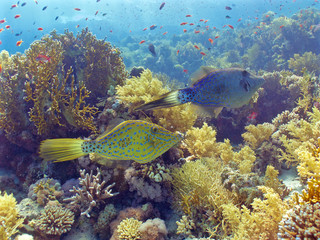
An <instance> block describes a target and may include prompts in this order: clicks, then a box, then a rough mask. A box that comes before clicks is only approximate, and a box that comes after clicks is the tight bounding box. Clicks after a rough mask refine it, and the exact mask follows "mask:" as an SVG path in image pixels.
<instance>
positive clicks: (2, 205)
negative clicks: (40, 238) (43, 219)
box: [0, 191, 24, 239]
mask: <svg viewBox="0 0 320 240" xmlns="http://www.w3.org/2000/svg"><path fill="white" fill-rule="evenodd" d="M16 204H17V202H16V199H15V198H14V197H13V195H12V194H10V195H8V194H7V193H6V192H5V193H4V194H2V193H1V191H0V239H9V238H10V237H11V236H12V235H14V234H15V233H17V232H18V228H20V227H21V226H22V223H23V221H24V219H23V218H20V217H19V213H18V210H17V208H16Z"/></svg>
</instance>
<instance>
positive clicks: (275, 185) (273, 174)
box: [264, 165, 283, 196]
mask: <svg viewBox="0 0 320 240" xmlns="http://www.w3.org/2000/svg"><path fill="white" fill-rule="evenodd" d="M278 175H279V171H278V170H276V169H275V168H274V167H273V166H272V165H268V166H267V169H266V173H265V176H264V182H265V186H267V187H270V188H272V189H273V190H274V191H275V192H276V193H278V194H279V195H280V196H281V195H282V193H283V191H282V189H281V182H280V181H279V179H278Z"/></svg>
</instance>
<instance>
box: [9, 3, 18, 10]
mask: <svg viewBox="0 0 320 240" xmlns="http://www.w3.org/2000/svg"><path fill="white" fill-rule="evenodd" d="M16 7H18V5H17V4H13V5H11V8H10V9H12V8H16Z"/></svg>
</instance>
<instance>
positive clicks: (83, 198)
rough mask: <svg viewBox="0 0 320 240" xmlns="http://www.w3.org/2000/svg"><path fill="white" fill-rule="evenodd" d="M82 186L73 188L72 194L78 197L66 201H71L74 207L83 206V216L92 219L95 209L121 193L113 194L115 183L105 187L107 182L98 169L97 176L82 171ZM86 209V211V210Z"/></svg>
mask: <svg viewBox="0 0 320 240" xmlns="http://www.w3.org/2000/svg"><path fill="white" fill-rule="evenodd" d="M79 180H80V185H81V188H76V187H73V189H71V190H70V192H72V193H75V194H76V195H75V196H73V197H71V198H67V199H65V201H71V204H73V205H78V204H79V205H80V206H81V215H85V216H87V217H88V218H90V212H91V211H92V209H93V208H94V207H97V206H98V205H99V204H101V203H104V201H105V199H107V198H110V197H113V196H115V195H117V194H119V193H117V192H116V193H112V189H111V188H112V187H113V186H114V185H115V183H112V184H110V185H109V186H107V187H105V184H106V182H105V181H102V180H101V172H100V169H99V168H97V174H96V175H93V171H91V172H90V174H88V173H86V171H85V169H83V170H80V178H79ZM84 209H85V210H84Z"/></svg>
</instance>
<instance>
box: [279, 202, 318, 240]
mask: <svg viewBox="0 0 320 240" xmlns="http://www.w3.org/2000/svg"><path fill="white" fill-rule="evenodd" d="M278 237H279V239H319V238H320V203H319V202H318V203H316V204H311V203H307V204H304V205H296V206H295V207H294V208H293V209H291V210H289V211H288V213H287V214H286V216H284V217H283V219H282V221H281V222H280V226H279V233H278Z"/></svg>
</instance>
